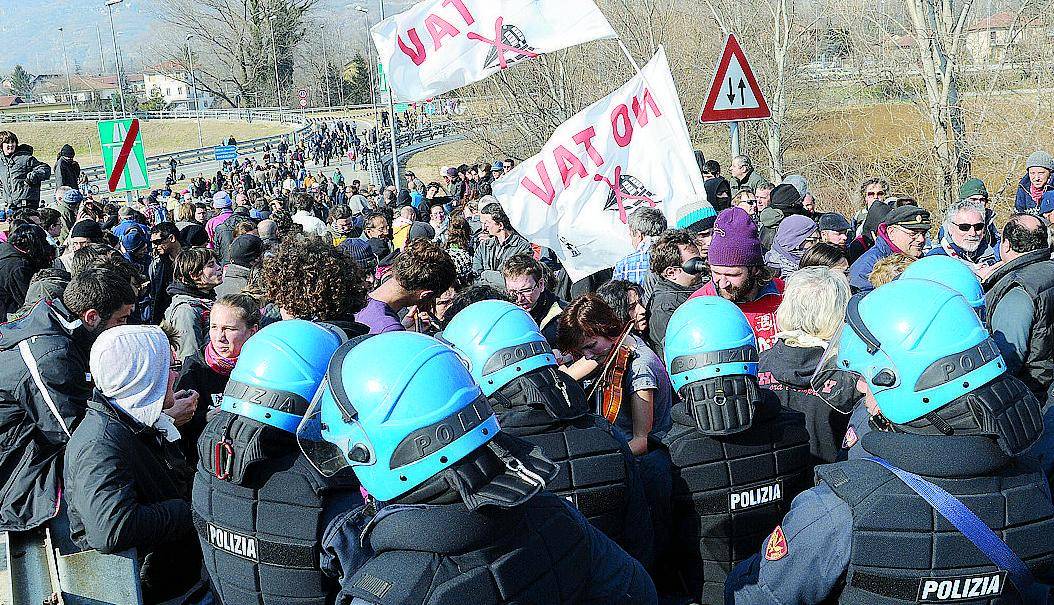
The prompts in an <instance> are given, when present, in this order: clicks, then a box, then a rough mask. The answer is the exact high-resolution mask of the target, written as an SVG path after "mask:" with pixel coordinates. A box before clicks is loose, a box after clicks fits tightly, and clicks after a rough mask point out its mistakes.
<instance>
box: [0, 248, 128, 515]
mask: <svg viewBox="0 0 1054 605" xmlns="http://www.w3.org/2000/svg"><path fill="white" fill-rule="evenodd" d="M135 300H136V293H135V290H134V289H132V285H131V284H130V283H129V282H128V280H127V279H126V278H124V277H123V276H121V275H119V274H118V273H117V272H115V271H112V270H110V269H103V268H91V269H85V270H83V271H81V272H79V273H77V274H76V275H75V276H74V277H73V280H72V281H71V282H70V284H69V286H67V287H66V291H65V293H64V294H63V296H62V299H61V300H59V299H55V300H44V301H41V302H39V303H37V305H36V306H34V307H33V309H32V310H31V311H30V312H29V314H28V315H26V316H25V317H23V318H22V319H20V320H18V321H15V322H11V323H8V324H6V325H5V326H4V331H3V335H2V336H0V427H4V428H3V430H2V432H0V440H2V441H3V443H4V444H5V446H4V448H3V451H2V453H0V477H3V483H2V487H0V494H4V495H3V496H2V497H0V531H28V530H31V529H34V528H37V527H40V526H41V525H43V524H44V523H46V522H47V521H48V520H50V519H52V518H53V517H55V516H56V514H58V503H59V492H60V483H59V482H60V474H59V470H58V464H59V461H60V460H61V459H62V450H63V448H64V447H65V445H66V442H67V441H68V440H69V438H70V435H71V434H72V433H73V429H74V428H75V427H76V426H77V423H78V422H80V420H81V419H82V418H83V417H84V413H85V411H86V409H87V401H88V398H89V397H91V393H92V384H91V375H90V374H89V373H88V352H89V351H90V350H91V345H92V343H93V342H95V339H96V338H97V337H98V336H99V334H101V333H102V332H103V330H106V329H107V328H111V327H113V326H119V325H124V324H125V323H127V322H128V316H129V314H130V313H131V312H132V305H133V304H135Z"/></svg>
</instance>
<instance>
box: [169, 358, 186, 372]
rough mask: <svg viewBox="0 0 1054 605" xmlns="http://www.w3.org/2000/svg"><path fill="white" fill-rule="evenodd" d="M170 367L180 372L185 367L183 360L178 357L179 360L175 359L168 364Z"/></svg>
mask: <svg viewBox="0 0 1054 605" xmlns="http://www.w3.org/2000/svg"><path fill="white" fill-rule="evenodd" d="M168 369H170V370H172V371H173V372H177V373H178V372H179V371H181V370H182V369H183V360H181V359H177V360H175V361H173V362H172V363H170V364H169V365H168Z"/></svg>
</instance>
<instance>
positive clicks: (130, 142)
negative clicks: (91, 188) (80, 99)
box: [99, 118, 150, 193]
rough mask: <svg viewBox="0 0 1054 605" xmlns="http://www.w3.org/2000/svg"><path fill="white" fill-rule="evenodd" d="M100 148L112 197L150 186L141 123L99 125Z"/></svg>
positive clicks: (133, 120) (111, 121)
mask: <svg viewBox="0 0 1054 605" xmlns="http://www.w3.org/2000/svg"><path fill="white" fill-rule="evenodd" d="M99 144H100V147H101V148H102V163H103V166H104V167H105V168H106V182H107V184H108V185H109V189H110V192H111V193H115V192H118V191H135V190H138V189H146V188H148V187H149V186H150V180H149V179H148V178H147V175H146V149H145V148H144V147H143V137H142V136H141V135H140V132H139V120H138V119H136V118H128V119H124V120H103V121H101V122H99Z"/></svg>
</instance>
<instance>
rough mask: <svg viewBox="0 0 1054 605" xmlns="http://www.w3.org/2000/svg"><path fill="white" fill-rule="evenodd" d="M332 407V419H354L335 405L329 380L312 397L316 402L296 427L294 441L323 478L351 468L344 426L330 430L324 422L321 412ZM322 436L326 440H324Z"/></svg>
mask: <svg viewBox="0 0 1054 605" xmlns="http://www.w3.org/2000/svg"><path fill="white" fill-rule="evenodd" d="M326 406H332V407H333V409H332V410H331V412H332V415H337V416H342V417H344V418H348V419H354V418H355V416H354V415H351V414H348V413H347V411H346V410H345V406H341V405H340V404H339V403H338V398H336V397H334V396H333V393H332V390H331V388H330V384H329V379H328V378H326V379H324V380H323V381H322V384H321V386H320V387H319V389H318V391H317V392H316V393H315V398H314V399H313V400H312V401H311V405H309V406H308V408H307V413H306V414H304V419H303V420H302V421H300V426H299V427H297V431H296V441H297V444H299V445H300V451H302V452H304V456H306V457H307V459H308V461H309V462H311V465H312V466H314V467H315V468H316V469H317V470H318V472H320V473H322V474H323V475H325V476H326V477H332V476H333V475H336V474H337V473H339V472H340V471H342V470H344V469H346V468H348V467H350V466H352V462H351V461H350V460H349V459H348V455H347V452H348V450H349V444H350V441H351V438H350V436H349V435H348V433H347V431H345V430H338V429H345V428H346V426H345V425H342V426H340V427H335V426H329V425H327V423H326V422H325V417H324V416H323V409H324V408H325V407H326ZM327 416H330V414H327ZM323 433H325V437H323Z"/></svg>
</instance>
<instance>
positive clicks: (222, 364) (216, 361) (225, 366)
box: [205, 341, 238, 376]
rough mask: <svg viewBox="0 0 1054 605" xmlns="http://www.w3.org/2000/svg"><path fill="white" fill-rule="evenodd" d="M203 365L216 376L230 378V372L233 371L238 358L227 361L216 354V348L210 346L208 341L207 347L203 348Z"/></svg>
mask: <svg viewBox="0 0 1054 605" xmlns="http://www.w3.org/2000/svg"><path fill="white" fill-rule="evenodd" d="M205 363H206V365H208V366H209V368H211V369H212V371H213V372H216V373H217V374H222V375H224V376H230V375H231V371H232V370H234V364H236V363H238V358H237V357H235V358H234V359H229V358H227V357H224V356H222V355H220V354H219V353H217V352H216V348H215V347H213V346H212V342H211V341H210V342H209V344H208V346H206V347H205Z"/></svg>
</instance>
